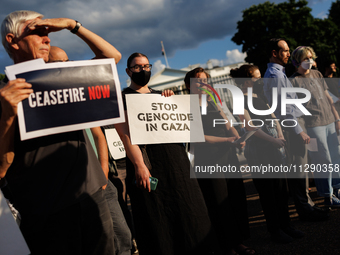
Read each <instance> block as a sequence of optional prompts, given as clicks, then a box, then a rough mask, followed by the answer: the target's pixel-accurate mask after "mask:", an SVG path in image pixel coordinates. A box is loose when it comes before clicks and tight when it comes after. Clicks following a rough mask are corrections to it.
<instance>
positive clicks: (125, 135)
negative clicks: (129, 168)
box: [115, 111, 151, 192]
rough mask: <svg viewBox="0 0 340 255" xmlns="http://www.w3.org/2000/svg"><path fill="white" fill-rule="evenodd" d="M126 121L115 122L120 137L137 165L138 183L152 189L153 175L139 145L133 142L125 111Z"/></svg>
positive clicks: (143, 187) (128, 154) (127, 152)
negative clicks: (151, 177)
mask: <svg viewBox="0 0 340 255" xmlns="http://www.w3.org/2000/svg"><path fill="white" fill-rule="evenodd" d="M125 121H126V122H124V123H119V124H115V128H116V130H117V132H118V134H119V137H120V139H121V140H122V142H123V144H124V147H125V151H126V154H127V156H128V157H129V159H130V160H131V162H132V163H133V165H134V167H135V177H136V185H137V187H139V188H142V189H145V190H147V191H149V192H150V191H151V188H150V180H149V177H150V176H151V174H150V171H149V169H148V168H147V167H146V165H145V164H144V160H143V156H142V152H141V150H140V148H139V146H138V145H136V144H134V145H133V144H132V143H131V140H130V132H129V124H128V121H127V114H126V111H125Z"/></svg>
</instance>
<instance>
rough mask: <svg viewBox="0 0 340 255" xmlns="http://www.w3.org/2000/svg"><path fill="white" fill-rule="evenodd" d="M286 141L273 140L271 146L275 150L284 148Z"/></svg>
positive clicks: (281, 139)
mask: <svg viewBox="0 0 340 255" xmlns="http://www.w3.org/2000/svg"><path fill="white" fill-rule="evenodd" d="M285 143H286V140H285V139H284V138H274V141H273V145H274V146H275V147H276V148H281V147H283V146H285Z"/></svg>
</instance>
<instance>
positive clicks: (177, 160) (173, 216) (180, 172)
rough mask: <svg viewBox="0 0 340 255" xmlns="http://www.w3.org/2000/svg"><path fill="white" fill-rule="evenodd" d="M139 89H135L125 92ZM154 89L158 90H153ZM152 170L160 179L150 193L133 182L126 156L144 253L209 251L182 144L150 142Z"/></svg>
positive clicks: (208, 232)
mask: <svg viewBox="0 0 340 255" xmlns="http://www.w3.org/2000/svg"><path fill="white" fill-rule="evenodd" d="M130 93H138V92H136V91H135V90H133V89H130V88H126V89H124V90H123V99H124V101H125V94H130ZM151 93H159V94H160V92H158V91H155V90H151ZM146 150H147V154H148V157H149V160H150V162H151V165H152V169H151V170H150V173H151V175H152V176H153V177H156V178H157V179H158V185H157V188H156V190H155V191H151V192H150V193H149V192H147V191H145V190H142V189H139V188H137V187H136V185H135V184H134V182H135V169H134V166H133V164H132V162H131V161H130V160H129V159H128V158H126V159H127V160H126V161H127V162H126V170H127V192H128V194H129V196H130V199H131V206H132V213H133V219H134V224H135V230H136V238H137V244H138V249H139V253H140V254H141V255H143V254H146V255H152V254H155V255H175V254H176V255H177V254H202V255H203V254H204V255H205V254H209V251H211V250H212V246H213V244H212V242H213V236H212V234H213V233H212V229H211V223H210V219H209V216H208V212H207V209H206V206H205V203H204V199H203V196H202V193H201V190H200V188H199V185H198V183H197V180H196V179H191V178H190V171H191V170H190V162H189V159H188V156H187V154H186V152H185V148H184V146H183V144H178V143H173V144H150V145H149V144H148V145H146Z"/></svg>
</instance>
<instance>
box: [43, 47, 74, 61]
mask: <svg viewBox="0 0 340 255" xmlns="http://www.w3.org/2000/svg"><path fill="white" fill-rule="evenodd" d="M68 60H69V59H68V56H67V54H66V52H65V51H64V50H63V49H61V48H59V47H57V46H51V49H50V55H49V60H48V62H66V61H68Z"/></svg>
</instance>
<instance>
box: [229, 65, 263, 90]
mask: <svg viewBox="0 0 340 255" xmlns="http://www.w3.org/2000/svg"><path fill="white" fill-rule="evenodd" d="M255 70H259V68H258V67H257V66H255V65H242V66H240V67H239V68H235V69H231V70H230V76H231V77H233V78H252V77H253V73H254V72H255ZM244 81H245V80H244V79H235V82H236V84H237V85H243V83H244Z"/></svg>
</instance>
